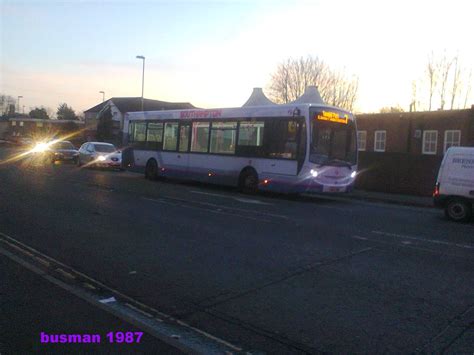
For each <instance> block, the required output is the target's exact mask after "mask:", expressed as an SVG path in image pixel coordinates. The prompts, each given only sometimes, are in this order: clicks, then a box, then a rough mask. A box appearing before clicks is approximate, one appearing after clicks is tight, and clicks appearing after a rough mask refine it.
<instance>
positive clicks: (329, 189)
mask: <svg viewBox="0 0 474 355" xmlns="http://www.w3.org/2000/svg"><path fill="white" fill-rule="evenodd" d="M343 191H344V187H342V186H325V187H324V189H323V192H343Z"/></svg>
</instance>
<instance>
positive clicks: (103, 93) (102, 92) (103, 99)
mask: <svg viewBox="0 0 474 355" xmlns="http://www.w3.org/2000/svg"><path fill="white" fill-rule="evenodd" d="M99 94H102V102H104V101H105V91H99Z"/></svg>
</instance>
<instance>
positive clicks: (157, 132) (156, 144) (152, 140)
mask: <svg viewBox="0 0 474 355" xmlns="http://www.w3.org/2000/svg"><path fill="white" fill-rule="evenodd" d="M146 141H147V146H148V147H149V148H153V149H160V148H161V144H162V142H163V123H162V122H148V127H147V131H146Z"/></svg>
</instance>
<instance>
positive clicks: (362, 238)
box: [352, 235, 368, 240]
mask: <svg viewBox="0 0 474 355" xmlns="http://www.w3.org/2000/svg"><path fill="white" fill-rule="evenodd" d="M352 238H354V239H359V240H368V238H365V237H359V236H358V235H353V236H352Z"/></svg>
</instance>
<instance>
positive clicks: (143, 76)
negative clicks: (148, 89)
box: [137, 55, 145, 111]
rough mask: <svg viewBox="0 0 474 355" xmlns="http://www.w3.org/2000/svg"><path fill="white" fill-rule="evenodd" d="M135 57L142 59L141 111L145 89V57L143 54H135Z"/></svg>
mask: <svg viewBox="0 0 474 355" xmlns="http://www.w3.org/2000/svg"><path fill="white" fill-rule="evenodd" d="M137 59H142V60H143V72H142V111H143V91H144V90H145V57H144V56H143V55H137Z"/></svg>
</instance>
